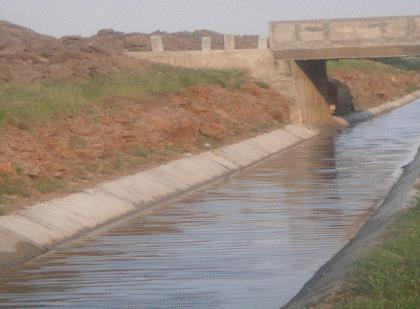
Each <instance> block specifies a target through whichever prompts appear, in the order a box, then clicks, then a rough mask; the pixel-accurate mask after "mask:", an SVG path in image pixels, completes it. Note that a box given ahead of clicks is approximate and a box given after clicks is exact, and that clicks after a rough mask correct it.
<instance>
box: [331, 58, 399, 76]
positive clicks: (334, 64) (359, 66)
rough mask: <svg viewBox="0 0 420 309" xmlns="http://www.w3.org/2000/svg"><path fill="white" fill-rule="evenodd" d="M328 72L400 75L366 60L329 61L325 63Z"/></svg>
mask: <svg viewBox="0 0 420 309" xmlns="http://www.w3.org/2000/svg"><path fill="white" fill-rule="evenodd" d="M327 67H328V70H329V71H334V70H338V71H353V70H357V71H360V72H364V73H371V72H387V73H401V70H400V69H398V68H396V67H393V66H389V65H386V64H383V63H381V62H378V61H373V60H367V59H341V60H330V61H328V62H327Z"/></svg>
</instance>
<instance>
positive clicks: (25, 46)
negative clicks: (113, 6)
mask: <svg viewBox="0 0 420 309" xmlns="http://www.w3.org/2000/svg"><path fill="white" fill-rule="evenodd" d="M159 34H161V35H162V37H163V40H164V43H165V48H166V49H168V50H180V49H182V50H194V49H200V47H201V37H203V36H210V37H212V38H213V46H214V48H215V49H217V48H222V46H223V35H222V34H219V33H216V32H211V31H206V30H202V31H196V32H178V33H166V32H160V33H159ZM149 37H150V35H149V34H144V33H129V34H126V33H122V32H117V31H114V30H112V29H105V30H100V31H99V32H98V33H97V34H96V35H94V36H91V37H87V38H83V37H80V36H65V37H62V38H60V39H57V38H54V37H50V36H46V35H42V34H39V33H36V32H34V31H32V30H30V29H27V28H24V27H21V26H17V25H14V24H12V23H9V22H7V21H0V83H12V82H26V83H28V82H34V81H39V80H62V79H69V78H71V79H77V78H86V77H95V76H101V75H105V74H112V73H118V72H130V71H139V70H142V69H143V68H144V67H145V66H147V64H145V63H141V62H139V61H138V60H132V59H130V58H128V57H125V56H123V55H122V53H123V52H125V51H148V50H150V49H151V47H150V39H149ZM256 44H257V37H256V36H241V37H238V39H237V46H238V48H252V47H256Z"/></svg>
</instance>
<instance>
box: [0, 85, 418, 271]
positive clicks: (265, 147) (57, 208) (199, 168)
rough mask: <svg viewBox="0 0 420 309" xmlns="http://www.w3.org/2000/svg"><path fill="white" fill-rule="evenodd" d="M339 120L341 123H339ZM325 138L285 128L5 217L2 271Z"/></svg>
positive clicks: (0, 231) (351, 118)
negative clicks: (273, 157)
mask: <svg viewBox="0 0 420 309" xmlns="http://www.w3.org/2000/svg"><path fill="white" fill-rule="evenodd" d="M418 97H420V91H417V92H415V93H413V94H410V95H408V96H405V97H403V98H400V99H398V100H396V101H394V102H389V103H385V104H383V105H381V106H380V107H377V108H375V109H370V110H368V111H367V113H368V114H366V112H359V113H354V114H351V115H348V116H346V117H342V119H344V121H345V123H344V122H343V121H341V122H340V120H337V119H338V118H339V117H335V118H334V120H335V121H336V122H338V123H339V124H341V125H346V126H347V125H350V124H352V123H354V122H359V121H363V120H366V119H368V118H371V117H373V116H374V115H377V114H380V113H382V112H385V111H388V110H390V109H393V108H397V107H399V106H402V105H404V104H407V103H409V102H411V101H414V100H415V99H416V98H418ZM336 118H337V119H336ZM320 133H321V132H320V131H318V130H315V129H313V128H308V127H302V126H296V125H286V126H285V127H284V128H282V129H279V130H275V131H272V132H270V133H266V134H262V135H259V136H257V137H254V138H251V139H247V140H244V141H242V142H239V143H237V144H233V145H228V146H224V147H221V148H218V149H215V150H213V151H207V152H203V153H200V154H198V155H193V156H191V157H188V158H183V159H179V160H175V161H171V162H169V163H166V164H164V165H161V166H158V167H156V168H153V169H150V170H146V171H143V172H140V173H138V174H135V175H131V176H128V177H124V178H121V179H118V180H115V181H111V182H108V183H104V184H101V185H99V186H97V187H96V188H94V189H89V190H84V191H81V192H77V193H74V194H71V195H69V196H66V197H64V198H60V199H56V200H52V201H48V202H45V203H40V204H37V205H35V206H32V207H30V208H27V209H25V210H22V211H18V212H16V213H13V214H11V215H8V216H3V217H0V270H1V269H4V268H8V267H10V266H13V265H16V264H20V263H23V262H26V261H28V260H31V259H33V258H34V257H36V256H38V255H41V254H44V253H46V252H48V251H49V250H51V249H52V248H54V247H55V246H57V245H59V244H62V243H63V242H66V241H69V240H71V239H74V238H77V237H80V236H82V235H83V234H86V233H88V232H91V231H93V230H96V229H98V228H100V227H103V226H105V225H108V224H110V223H112V222H115V221H117V220H119V219H121V218H124V217H127V216H128V215H130V214H132V213H135V212H139V211H143V210H148V209H149V208H151V207H153V206H155V205H156V204H161V203H164V202H166V201H168V200H171V199H173V198H175V197H178V196H180V195H182V194H185V193H187V192H190V191H192V190H194V189H197V188H200V187H202V186H204V185H207V184H209V183H211V182H214V181H217V180H219V179H222V178H224V177H226V176H229V175H230V174H232V173H234V172H237V171H239V170H241V169H244V168H247V167H249V166H251V165H254V164H256V163H258V162H260V161H261V160H264V159H266V158H268V157H270V156H272V155H274V154H277V153H279V152H281V151H283V150H286V149H288V148H291V147H293V146H295V145H297V144H299V143H301V142H304V141H306V140H309V139H311V138H313V137H315V136H317V135H319V134H320Z"/></svg>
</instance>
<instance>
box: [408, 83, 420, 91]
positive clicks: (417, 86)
mask: <svg viewBox="0 0 420 309" xmlns="http://www.w3.org/2000/svg"><path fill="white" fill-rule="evenodd" d="M417 90H420V86H419V85H416V84H409V85H407V87H406V88H405V91H406V92H408V93H412V92H415V91H417Z"/></svg>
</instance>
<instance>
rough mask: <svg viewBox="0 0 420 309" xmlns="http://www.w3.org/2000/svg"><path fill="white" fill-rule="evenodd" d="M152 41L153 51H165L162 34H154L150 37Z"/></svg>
mask: <svg viewBox="0 0 420 309" xmlns="http://www.w3.org/2000/svg"><path fill="white" fill-rule="evenodd" d="M150 41H151V43H152V51H154V52H163V50H164V48H163V41H162V37H161V36H160V35H152V36H151V37H150Z"/></svg>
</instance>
